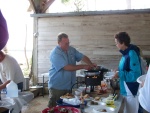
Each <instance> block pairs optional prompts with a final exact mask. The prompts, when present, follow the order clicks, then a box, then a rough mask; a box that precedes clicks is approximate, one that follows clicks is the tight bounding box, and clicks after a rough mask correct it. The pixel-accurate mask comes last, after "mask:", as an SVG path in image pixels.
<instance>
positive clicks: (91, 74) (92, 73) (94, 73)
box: [84, 70, 101, 76]
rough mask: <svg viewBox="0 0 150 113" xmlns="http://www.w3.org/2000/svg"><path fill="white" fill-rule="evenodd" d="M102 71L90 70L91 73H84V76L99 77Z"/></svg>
mask: <svg viewBox="0 0 150 113" xmlns="http://www.w3.org/2000/svg"><path fill="white" fill-rule="evenodd" d="M100 72H101V71H96V70H90V71H84V74H85V75H87V76H94V75H99V74H100Z"/></svg>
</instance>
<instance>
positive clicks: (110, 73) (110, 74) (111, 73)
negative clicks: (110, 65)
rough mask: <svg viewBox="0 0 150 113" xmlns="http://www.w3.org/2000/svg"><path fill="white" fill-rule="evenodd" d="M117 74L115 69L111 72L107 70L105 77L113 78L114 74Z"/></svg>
mask: <svg viewBox="0 0 150 113" xmlns="http://www.w3.org/2000/svg"><path fill="white" fill-rule="evenodd" d="M114 75H115V72H114V71H111V72H107V73H106V74H105V75H104V77H106V78H112V77H113V76H114Z"/></svg>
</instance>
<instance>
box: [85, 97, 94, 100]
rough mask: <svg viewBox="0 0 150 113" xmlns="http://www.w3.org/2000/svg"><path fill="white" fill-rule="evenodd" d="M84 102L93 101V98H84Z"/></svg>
mask: <svg viewBox="0 0 150 113" xmlns="http://www.w3.org/2000/svg"><path fill="white" fill-rule="evenodd" d="M84 100H86V101H90V100H93V97H89V98H84Z"/></svg>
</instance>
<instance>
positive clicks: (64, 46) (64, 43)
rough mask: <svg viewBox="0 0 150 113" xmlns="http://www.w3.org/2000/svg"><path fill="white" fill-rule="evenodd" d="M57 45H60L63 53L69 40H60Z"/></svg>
mask: <svg viewBox="0 0 150 113" xmlns="http://www.w3.org/2000/svg"><path fill="white" fill-rule="evenodd" d="M58 44H59V45H60V47H61V48H62V49H63V50H64V51H67V50H68V48H69V39H68V38H62V40H61V41H60V42H59V43H58Z"/></svg>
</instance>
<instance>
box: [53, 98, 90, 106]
mask: <svg viewBox="0 0 150 113" xmlns="http://www.w3.org/2000/svg"><path fill="white" fill-rule="evenodd" d="M56 103H57V105H58V106H68V107H75V108H80V105H71V104H68V103H65V102H63V99H59V100H57V101H56ZM84 104H85V106H86V105H87V101H84Z"/></svg>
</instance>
